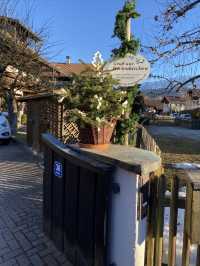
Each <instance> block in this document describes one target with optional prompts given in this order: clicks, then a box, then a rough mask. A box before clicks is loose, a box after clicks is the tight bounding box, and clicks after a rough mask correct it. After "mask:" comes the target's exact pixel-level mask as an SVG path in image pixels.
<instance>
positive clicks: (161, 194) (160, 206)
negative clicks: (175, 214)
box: [155, 175, 166, 266]
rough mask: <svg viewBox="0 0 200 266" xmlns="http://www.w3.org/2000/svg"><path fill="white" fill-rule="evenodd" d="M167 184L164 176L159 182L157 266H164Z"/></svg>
mask: <svg viewBox="0 0 200 266" xmlns="http://www.w3.org/2000/svg"><path fill="white" fill-rule="evenodd" d="M165 190H166V182H165V176H164V175H162V176H161V177H160V178H159V181H158V205H157V206H158V207H157V217H156V219H157V228H156V246H155V266H161V265H162V255H163V228H164V201H165Z"/></svg>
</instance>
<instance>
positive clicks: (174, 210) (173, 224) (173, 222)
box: [168, 176, 179, 266]
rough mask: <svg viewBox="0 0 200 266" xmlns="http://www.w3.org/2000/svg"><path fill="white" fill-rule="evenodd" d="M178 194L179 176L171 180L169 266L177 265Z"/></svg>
mask: <svg viewBox="0 0 200 266" xmlns="http://www.w3.org/2000/svg"><path fill="white" fill-rule="evenodd" d="M178 192H179V179H178V177H177V176H175V177H174V178H172V180H171V203H170V224H169V248H168V265H169V266H175V264H176V234H177V219H178Z"/></svg>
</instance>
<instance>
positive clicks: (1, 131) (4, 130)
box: [0, 113, 11, 144]
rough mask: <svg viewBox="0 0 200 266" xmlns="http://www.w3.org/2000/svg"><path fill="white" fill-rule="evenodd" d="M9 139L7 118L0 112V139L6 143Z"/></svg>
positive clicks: (9, 129)
mask: <svg viewBox="0 0 200 266" xmlns="http://www.w3.org/2000/svg"><path fill="white" fill-rule="evenodd" d="M10 140H11V127H10V124H9V122H8V119H7V118H6V117H5V115H4V114H2V113H0V141H1V142H4V143H6V144H8V143H9V142H10Z"/></svg>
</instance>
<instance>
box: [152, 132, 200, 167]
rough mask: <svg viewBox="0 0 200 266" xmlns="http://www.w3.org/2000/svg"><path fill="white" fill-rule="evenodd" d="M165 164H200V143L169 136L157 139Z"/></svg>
mask: <svg viewBox="0 0 200 266" xmlns="http://www.w3.org/2000/svg"><path fill="white" fill-rule="evenodd" d="M199 138H200V136H199ZM155 139H156V141H157V143H158V145H159V147H160V149H161V151H162V158H163V162H164V163H176V162H177V163H178V162H191V163H194V162H196V163H200V141H195V140H192V139H187V138H184V139H183V138H181V136H180V138H175V137H173V138H172V137H167V136H159V137H155Z"/></svg>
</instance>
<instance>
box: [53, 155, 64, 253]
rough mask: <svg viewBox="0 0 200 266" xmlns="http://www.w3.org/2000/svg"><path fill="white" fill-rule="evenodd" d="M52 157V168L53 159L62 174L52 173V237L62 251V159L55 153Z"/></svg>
mask: <svg viewBox="0 0 200 266" xmlns="http://www.w3.org/2000/svg"><path fill="white" fill-rule="evenodd" d="M53 157H54V158H53V168H54V163H55V161H57V162H59V163H61V164H62V168H63V175H62V177H58V176H56V175H55V173H54V174H53V207H52V209H53V213H52V239H53V241H54V243H55V245H56V247H57V248H58V249H59V250H61V251H64V233H63V232H64V189H65V184H64V159H63V158H62V157H60V156H59V155H57V154H54V156H53Z"/></svg>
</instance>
